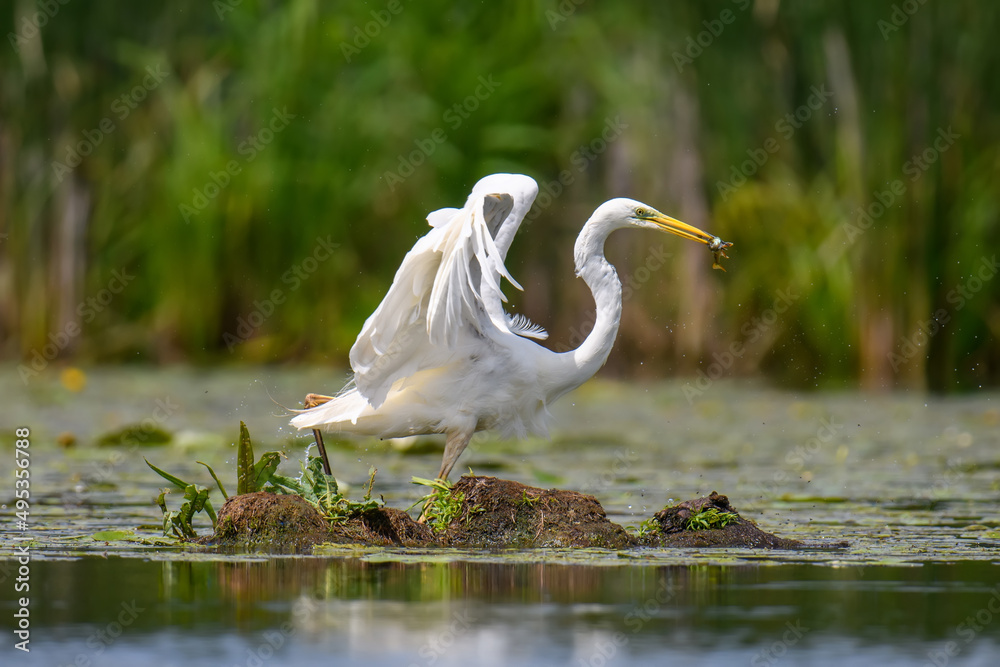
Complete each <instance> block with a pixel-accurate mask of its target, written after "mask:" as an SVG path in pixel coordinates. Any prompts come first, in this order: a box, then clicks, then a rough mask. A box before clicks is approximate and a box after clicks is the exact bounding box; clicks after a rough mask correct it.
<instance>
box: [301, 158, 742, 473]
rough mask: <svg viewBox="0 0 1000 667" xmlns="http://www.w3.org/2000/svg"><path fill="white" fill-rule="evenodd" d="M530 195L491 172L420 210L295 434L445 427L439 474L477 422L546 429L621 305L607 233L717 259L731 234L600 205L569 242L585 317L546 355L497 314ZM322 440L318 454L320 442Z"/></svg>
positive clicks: (479, 426)
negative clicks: (703, 248)
mask: <svg viewBox="0 0 1000 667" xmlns="http://www.w3.org/2000/svg"><path fill="white" fill-rule="evenodd" d="M537 193H538V186H537V184H536V183H535V181H534V180H533V179H531V178H530V177H528V176H522V175H517V174H494V175H492V176H487V177H486V178H483V179H482V180H480V181H479V183H477V184H476V186H475V188H473V190H472V194H471V195H470V196H469V198H468V200H467V201H466V203H465V206H464V208H462V209H453V208H446V209H441V210H439V211H434V212H433V213H431V214H430V215H428V216H427V221H428V222H429V223H430V225H431V227H432V229H431V231H430V232H428V233H427V235H425V236H424V237H422V238H421V239H419V240H418V241H417V242H416V244H415V245H414V246H413V249H412V250H410V252H409V253H408V254H407V255H406V257H405V258H404V259H403V263H402V264H401V265H400V267H399V270H398V271H397V272H396V277H395V280H394V281H393V283H392V285H391V286H390V287H389V292H388V293H387V294H386V296H385V298H384V299H383V300H382V303H381V304H380V305H379V307H378V308H377V309H376V310H375V312H374V313H373V314H372V315H371V317H369V318H368V320H367V321H366V322H365V325H364V327H363V328H362V330H361V333H360V334H359V335H358V339H357V341H356V342H355V343H354V346H353V347H352V348H351V353H350V361H351V368H352V369H353V371H354V377H353V378H352V379H351V380H350V382H348V384H347V386H345V387H344V388H343V389H342V390H341V391H340V393H338V394H337V395H336V396H334V397H327V396H319V395H315V394H310V395H309V396H307V398H306V408H307V409H306V410H303V411H301V412H300V413H299V414H298V415H297V416H295V417H294V418H293V419H292V425H293V426H296V427H298V428H300V429H304V428H312V429H314V431H315V432H316V434H317V436H319V431H318V429H324V430H328V431H334V432H343V433H354V434H359V435H372V436H378V437H380V438H398V437H404V436H411V435H420V434H430V433H443V434H445V435H446V444H445V451H444V458H443V460H442V462H441V470H440V472H439V473H438V477H439V478H440V479H447V478H448V475H449V473H450V472H451V469H452V467H453V466H454V465H455V462H456V461H457V460H458V458H459V456H460V455H461V454H462V451H463V450H464V449H465V447H466V446H467V445H468V444H469V440H470V439H471V438H472V435H473V434H474V433H476V432H477V431H482V430H487V429H492V430H496V431H499V432H500V433H501V434H502V435H503V436H514V437H524V436H525V435H527V434H529V433H531V434H536V435H547V426H546V421H547V417H548V411H547V409H546V408H547V407H548V406H549V405H551V404H552V402H553V401H555V400H556V399H558V398H559V397H560V396H562V395H564V394H566V393H567V392H569V391H571V390H573V389H575V388H576V387H578V386H580V385H581V384H583V383H584V382H585V381H586V380H588V379H589V378H590V377H591V376H593V375H594V373H596V372H597V371H598V369H600V368H601V366H603V365H604V362H605V361H606V360H607V358H608V354H609V353H610V352H611V347H612V345H613V344H614V340H615V337H616V335H617V334H618V325H619V322H620V319H621V312H622V284H621V282H620V281H619V279H618V274H617V273H616V272H615V269H614V267H613V266H612V265H611V264H610V263H609V262H608V260H607V259H606V258H605V256H604V242H605V240H606V239H607V238H608V235H610V234H611V232H613V231H615V230H617V229H623V228H626V227H637V228H645V229H657V230H661V231H666V232H671V233H673V234H676V235H678V236H681V237H683V238H686V239H690V240H693V241H698V242H700V243H704V244H706V245H708V246H709V248H710V249H711V250H712V251H714V252H715V262H714V264H713V265H714V266H715V267H717V268H722V267H721V266H719V264H718V260H719V257H720V255H721V256H723V257H725V250H726V248H728V247H729V246H730V245H732V244H730V243H726V242H724V241H722V240H721V239H720V238H718V237H716V236H712V235H711V234H707V233H705V232H703V231H701V230H700V229H697V228H695V227H692V226H691V225H688V224H685V223H683V222H681V221H679V220H675V219H674V218H671V217H669V216H667V215H664V214H663V213H660V212H659V211H657V210H656V209H654V208H652V207H651V206H647V205H646V204H642V203H640V202H637V201H634V200H632V199H612V200H610V201H607V202H605V203H603V204H601V205H600V206H599V207H598V208H597V210H596V211H594V214H593V215H591V216H590V219H589V220H587V222H586V223H585V224H584V225H583V229H582V230H581V232H580V236H579V237H578V238H577V240H576V246H575V249H574V257H575V260H576V275H577V276H579V277H580V278H583V280H584V282H585V283H586V284H587V286H588V287H589V288H590V290H591V291H592V292H593V297H594V301H595V304H596V321H595V322H594V326H593V329H592V330H591V331H590V334H589V335H588V336H587V338H586V340H584V341H583V343H582V344H581V345H580V347H578V348H577V349H575V350H572V351H569V352H563V353H557V352H553V351H551V350H548V349H546V348H544V347H542V346H541V345H539V344H538V343H536V342H534V341H532V340H530V339H531V338H537V339H544V338H546V337H547V336H548V334H547V333H546V332H545V330H544V329H542V327H540V326H538V325H536V324H534V323H532V322H530V321H528V320H527V319H526V318H525V317H524V316H522V315H516V316H511V315H510V314H508V313H507V312H505V311H504V309H503V305H502V302H503V301H506V298H505V297H504V295H503V292H502V291H501V287H500V280H501V277H503V278H507V280H509V281H510V282H511V284H513V285H514V286H515V287H517V288H518V289H521V287H520V285H518V284H517V282H516V281H515V280H514V278H513V277H511V275H510V274H509V273H508V272H507V269H506V268H505V267H504V259H505V257H506V255H507V250H508V249H509V248H510V244H511V241H512V240H513V238H514V234H515V233H516V232H517V229H518V227H519V226H520V224H521V221H522V220H523V219H524V216H525V214H526V213H527V212H528V209H529V208H531V203H532V202H533V201H534V199H535V195H536V194H537ZM317 442H319V443H320V447H321V454H323V456H324V459H325V451H324V450H323V448H322V440H321V438H319V437H318V438H317Z"/></svg>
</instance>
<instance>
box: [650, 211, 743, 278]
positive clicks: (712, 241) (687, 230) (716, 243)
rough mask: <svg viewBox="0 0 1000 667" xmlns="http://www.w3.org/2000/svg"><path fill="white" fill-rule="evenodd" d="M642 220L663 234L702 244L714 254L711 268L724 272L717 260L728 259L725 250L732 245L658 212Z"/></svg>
mask: <svg viewBox="0 0 1000 667" xmlns="http://www.w3.org/2000/svg"><path fill="white" fill-rule="evenodd" d="M643 219H644V220H648V221H650V222H652V223H653V224H654V225H656V226H657V227H659V228H660V229H662V230H663V231H665V232H670V233H671V234H676V235H677V236H680V237H681V238H685V239H689V240H691V241H697V242H699V243H704V244H705V245H707V246H708V247H709V249H711V251H712V252H713V253H714V261H713V262H712V268H713V269H720V270H722V271H725V269H724V268H722V264H720V263H719V260H720V258H722V257H725V258H727V259H728V258H729V255H727V254H726V248H728V247H730V246H731V245H733V244H732V243H730V242H728V241H723V240H722V239H720V238H719V237H718V236H712V235H711V234H709V233H708V232H704V231H702V230H700V229H698V228H697V227H693V226H692V225H689V224H687V223H686V222H681V221H680V220H677V219H676V218H671V217H670V216H669V215H663V214H662V213H660V212H656V213H650V214H649V215H648V216H644V217H643Z"/></svg>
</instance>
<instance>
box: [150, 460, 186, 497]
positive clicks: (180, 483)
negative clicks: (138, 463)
mask: <svg viewBox="0 0 1000 667" xmlns="http://www.w3.org/2000/svg"><path fill="white" fill-rule="evenodd" d="M142 460H143V461H145V462H146V465H148V466H149V467H150V468H152V469H153V472H155V473H156V474H157V475H159V476H160V477H162V478H163V479H165V480H167V481H168V482H170V483H171V484H173V485H174V486H176V487H177V488H178V489H180V490H181V491H185V490H186V489H187V488H188V487H189V486H191V485H190V484H188V483H187V482H185V481H183V480H180V479H178V478H177V477H174V476H173V475H171V474H170V473H169V472H166V471H165V470H160V469H159V468H157V467H156V466H154V465H153V464H152V463H150V462H149V459H147V458H146V457H145V456H144V457H142Z"/></svg>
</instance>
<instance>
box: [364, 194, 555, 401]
mask: <svg viewBox="0 0 1000 667" xmlns="http://www.w3.org/2000/svg"><path fill="white" fill-rule="evenodd" d="M537 192H538V186H537V185H536V184H535V181H534V180H533V179H531V178H530V177H528V176H521V175H516V174H494V175H493V176H487V177H486V178H484V179H482V180H480V181H479V183H477V184H476V186H475V188H473V191H472V194H471V195H470V196H469V199H468V200H467V201H466V204H465V206H464V207H463V208H461V209H454V208H445V209H440V210H438V211H434V212H432V213H431V214H429V215H428V216H427V221H428V223H429V224H430V225H431V227H432V229H431V230H430V231H429V232H428V233H427V234H426V235H425V236H423V237H422V238H420V239H419V240H418V241H417V243H416V244H415V245H414V246H413V248H412V249H411V250H410V252H408V253H407V254H406V257H404V258H403V262H402V263H401V264H400V267H399V269H398V270H397V271H396V277H395V279H394V280H393V283H392V285H391V286H390V288H389V292H388V293H387V294H386V296H385V298H384V299H383V300H382V303H381V304H379V306H378V308H376V310H375V312H374V313H372V315H371V317H369V318H368V320H367V321H366V322H365V324H364V326H363V327H362V329H361V333H360V334H359V335H358V338H357V340H356V341H355V343H354V346H353V347H352V348H351V354H350V360H351V367H352V368H353V370H354V374H355V382H356V384H357V389H358V392H359V393H360V394H361V395H362V396H363V397H365V398H366V399H367V400H368V402H369V403H370V404H371V405H372V406H373V407H376V408H377V407H378V406H380V405H381V404H382V403H383V402H384V401H385V398H386V396H387V395H388V392H389V389H390V388H391V387H392V385H393V384H394V383H395V382H396V381H397V380H399V379H400V378H404V377H408V376H409V375H412V374H413V373H415V372H417V371H419V370H422V369H424V368H431V367H434V366H437V365H442V364H444V363H447V361H448V359H449V357H450V355H451V354H452V352H453V351H454V350H455V348H456V347H457V345H458V343H459V339H460V337H464V336H468V335H470V334H472V335H475V334H479V335H483V336H488V335H493V334H515V335H518V336H527V337H532V338H545V337H546V336H547V335H548V334H547V333H546V332H545V330H544V329H542V328H541V327H539V326H538V325H536V324H534V323H532V322H530V321H528V320H527V319H526V318H524V317H523V316H520V315H518V316H513V317H511V316H510V315H508V314H507V313H506V312H505V311H504V309H503V305H502V304H503V302H505V301H506V300H507V299H506V297H505V296H504V294H503V290H502V289H501V279H503V278H506V279H507V280H508V281H509V282H510V283H511V284H512V285H513V286H514V287H516V288H517V289H519V290H520V289H522V288H521V286H520V285H519V284H518V283H517V281H515V280H514V277H513V276H511V275H510V273H509V272H508V271H507V268H506V267H505V266H504V260H505V258H506V255H507V250H508V249H509V248H510V244H511V242H512V240H513V238H514V234H515V233H516V232H517V228H518V227H519V226H520V224H521V221H522V219H523V218H524V216H525V214H526V213H527V211H528V209H529V208H530V207H531V203H532V201H534V198H535V195H536V194H537Z"/></svg>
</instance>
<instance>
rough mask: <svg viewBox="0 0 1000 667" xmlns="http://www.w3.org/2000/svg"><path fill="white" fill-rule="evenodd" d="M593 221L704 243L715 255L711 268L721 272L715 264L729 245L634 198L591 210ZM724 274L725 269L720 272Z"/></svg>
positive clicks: (723, 255)
mask: <svg viewBox="0 0 1000 667" xmlns="http://www.w3.org/2000/svg"><path fill="white" fill-rule="evenodd" d="M594 217H595V218H601V219H603V220H605V221H606V223H607V224H609V225H611V226H612V227H613V228H616V229H617V228H621V227H642V228H645V229H656V230H659V231H662V232H670V233H671V234H676V235H677V236H680V237H682V238H685V239H689V240H691V241H697V242H698V243H704V244H705V245H707V246H708V247H709V249H710V250H711V251H712V252H713V253H715V262H714V263H713V264H712V267H713V268H716V269H722V266H721V265H720V264H719V259H720V258H721V257H727V255H726V248H728V247H730V246H731V245H733V244H732V243H729V242H728V241H723V240H722V239H720V238H719V237H718V236H713V235H711V234H709V233H708V232H704V231H702V230H700V229H698V228H697V227H694V226H692V225H689V224H687V223H686V222H681V221H680V220H677V219H676V218H671V217H670V216H669V215H665V214H663V213H660V212H659V211H657V210H656V209H655V208H653V207H652V206H648V205H647V204H643V203H642V202H639V201H635V200H634V199H625V198H618V199H612V200H610V201H607V202H604V203H603V204H601V205H600V206H599V207H598V209H597V210H596V211H594ZM722 270H723V271H725V269H722Z"/></svg>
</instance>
